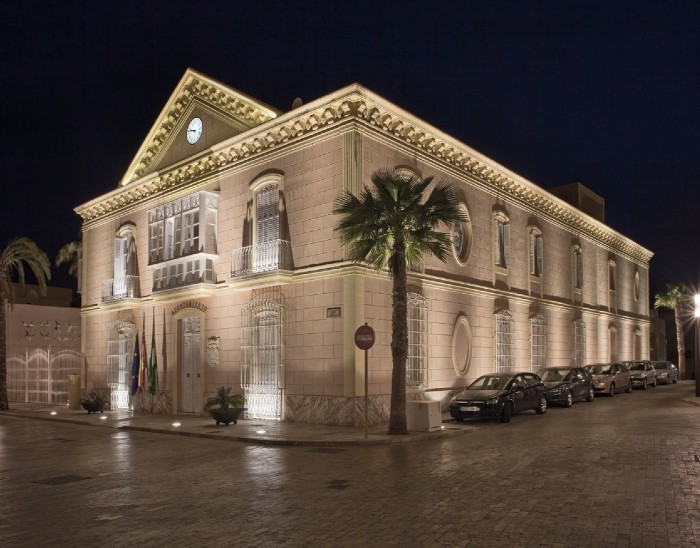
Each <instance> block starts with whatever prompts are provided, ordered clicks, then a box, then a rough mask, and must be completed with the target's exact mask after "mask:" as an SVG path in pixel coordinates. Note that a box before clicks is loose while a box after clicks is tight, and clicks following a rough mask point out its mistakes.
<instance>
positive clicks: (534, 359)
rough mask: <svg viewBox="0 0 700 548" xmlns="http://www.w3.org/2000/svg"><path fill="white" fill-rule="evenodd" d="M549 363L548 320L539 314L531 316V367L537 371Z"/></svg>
mask: <svg viewBox="0 0 700 548" xmlns="http://www.w3.org/2000/svg"><path fill="white" fill-rule="evenodd" d="M546 363H547V322H546V321H545V318H544V316H542V315H541V314H537V315H535V316H532V317H531V318H530V367H531V371H533V372H537V371H539V370H540V369H542V368H543V367H545V366H546Z"/></svg>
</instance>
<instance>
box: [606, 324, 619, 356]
mask: <svg viewBox="0 0 700 548" xmlns="http://www.w3.org/2000/svg"><path fill="white" fill-rule="evenodd" d="M608 359H609V360H610V361H611V362H616V361H617V360H618V359H619V355H618V351H617V327H615V325H613V324H610V326H609V327H608Z"/></svg>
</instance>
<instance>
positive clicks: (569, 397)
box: [564, 392, 574, 407]
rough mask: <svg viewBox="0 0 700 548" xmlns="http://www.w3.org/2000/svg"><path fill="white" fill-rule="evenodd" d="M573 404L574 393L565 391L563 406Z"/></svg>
mask: <svg viewBox="0 0 700 548" xmlns="http://www.w3.org/2000/svg"><path fill="white" fill-rule="evenodd" d="M573 404H574V395H573V394H572V393H571V392H567V393H566V401H565V402H564V407H571V406H572V405H573Z"/></svg>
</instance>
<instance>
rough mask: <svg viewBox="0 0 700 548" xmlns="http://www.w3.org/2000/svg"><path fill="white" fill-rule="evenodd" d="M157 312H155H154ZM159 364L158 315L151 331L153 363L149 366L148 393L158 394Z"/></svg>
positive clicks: (154, 317)
mask: <svg viewBox="0 0 700 548" xmlns="http://www.w3.org/2000/svg"><path fill="white" fill-rule="evenodd" d="M154 312H155V311H154ZM157 376H158V363H157V362H156V315H155V313H154V314H153V329H152V330H151V361H150V362H149V364H148V391H149V392H150V393H151V394H155V393H156V387H157V385H158V382H157V381H158V379H157Z"/></svg>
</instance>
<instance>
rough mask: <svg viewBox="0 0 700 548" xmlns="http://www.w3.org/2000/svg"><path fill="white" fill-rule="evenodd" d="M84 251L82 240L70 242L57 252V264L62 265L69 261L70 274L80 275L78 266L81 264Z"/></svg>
mask: <svg viewBox="0 0 700 548" xmlns="http://www.w3.org/2000/svg"><path fill="white" fill-rule="evenodd" d="M82 251H83V243H82V242H77V241H75V242H68V243H67V244H65V245H64V246H63V247H62V248H61V249H59V250H58V253H57V254H56V261H55V262H56V266H61V265H62V264H64V263H68V274H70V275H71V276H76V277H77V276H78V268H79V265H80V254H81V253H82Z"/></svg>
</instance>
